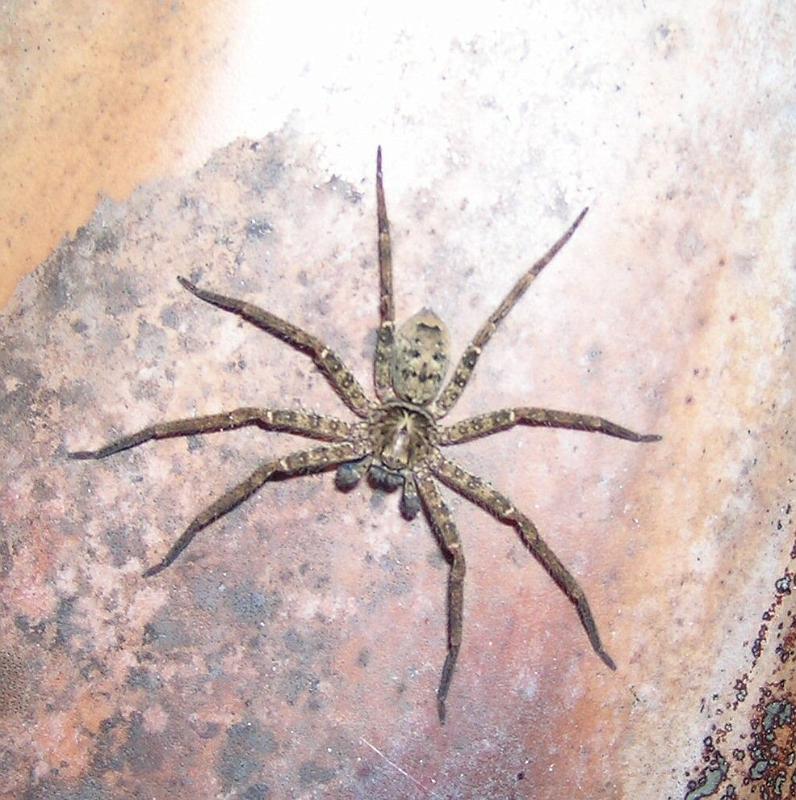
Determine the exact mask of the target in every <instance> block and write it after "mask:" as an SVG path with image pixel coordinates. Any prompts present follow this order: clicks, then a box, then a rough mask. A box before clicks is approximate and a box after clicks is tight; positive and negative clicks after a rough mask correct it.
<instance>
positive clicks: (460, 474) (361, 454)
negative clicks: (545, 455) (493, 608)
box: [70, 150, 660, 722]
mask: <svg viewBox="0 0 796 800" xmlns="http://www.w3.org/2000/svg"><path fill="white" fill-rule="evenodd" d="M376 198H377V208H378V214H377V216H378V233H379V238H378V251H379V274H380V288H381V292H380V302H379V312H380V318H381V324H380V326H379V331H378V335H377V338H376V355H375V363H374V383H375V389H376V398H377V400H376V402H374V401H372V400H370V399H369V398H368V397H367V395H366V394H365V392H364V390H363V389H362V387H361V386H360V385H359V383H358V382H357V380H356V378H354V376H353V375H352V374H351V372H350V370H349V369H348V368H347V367H346V366H345V365H344V364H343V362H342V361H341V360H340V358H339V357H338V356H337V355H335V353H333V352H332V351H331V350H329V348H328V347H326V345H325V344H323V342H321V341H320V340H319V339H317V338H316V337H314V336H312V335H311V334H309V333H307V332H306V331H304V330H302V329H301V328H298V327H296V326H295V325H293V324H291V323H290V322H287V321H286V320H283V319H280V318H279V317H277V316H274V315H273V314H271V313H270V312H268V311H264V310H263V309H261V308H258V307H257V306H254V305H251V304H250V303H247V302H245V301H242V300H236V299H234V298H232V297H227V296H225V295H221V294H216V293H215V292H211V291H208V290H206V289H201V288H199V287H197V286H195V285H194V284H192V283H191V282H190V281H187V280H186V279H185V278H179V281H180V283H181V284H182V285H183V286H184V287H185V288H186V289H187V290H188V291H190V292H192V293H193V294H194V295H196V296H197V297H198V298H200V299H201V300H204V301H205V302H207V303H211V304H212V305H214V306H218V307H219V308H222V309H224V310H225V311H230V312H232V313H234V314H237V315H239V316H240V317H242V318H243V319H245V320H247V321H248V322H251V323H252V324H253V325H256V326H257V327H258V328H261V329H262V330H264V331H266V332H267V333H270V334H272V335H274V336H277V337H278V338H280V339H282V340H283V341H285V342H287V343H288V344H290V345H292V346H293V347H295V348H296V349H298V350H301V351H303V352H304V353H306V354H307V355H309V356H310V358H312V360H313V362H314V363H315V366H316V367H317V368H318V369H319V370H320V371H321V372H322V373H323V374H324V376H325V377H326V379H327V380H328V381H329V383H330V384H331V385H332V386H333V387H334V389H335V390H336V391H337V392H338V394H339V395H340V397H341V398H342V400H343V401H344V402H345V403H346V405H347V406H348V407H349V408H350V409H351V411H353V412H354V414H356V415H357V416H358V417H359V418H360V421H359V422H354V423H352V422H345V421H344V420H340V419H335V418H332V417H328V416H325V415H319V414H311V413H307V412H305V411H296V410H285V409H261V408H238V409H235V410H234V411H230V412H222V413H220V414H211V415H208V416H205V417H192V418H189V419H181V420H175V421H173V422H162V423H158V424H155V425H152V426H151V427H149V428H145V429H144V430H141V431H138V432H137V433H133V434H131V435H129V436H125V437H124V438H122V439H119V440H118V441H115V442H111V443H110V444H108V445H106V446H105V447H102V448H100V449H99V450H91V451H79V452H75V453H70V456H71V457H72V458H78V459H85V458H104V457H105V456H109V455H111V454H112V453H117V452H119V451H120V450H126V449H127V448H130V447H136V446H137V445H140V444H143V443H144V442H148V441H151V440H153V439H165V438H168V437H172V436H190V435H194V434H201V433H213V432H216V431H225V430H233V429H235V428H243V427H247V426H258V427H261V428H264V429H265V430H270V431H289V432H290V433H295V434H300V435H303V436H306V437H308V438H311V439H320V440H322V441H325V442H327V444H325V445H321V446H319V447H315V448H312V449H310V450H304V451H301V452H298V453H293V454H291V455H288V456H285V457H283V458H279V459H269V460H267V461H265V462H264V463H263V464H262V465H261V466H259V467H258V468H257V469H256V470H255V471H254V472H253V473H252V474H251V475H249V476H248V477H247V478H246V479H245V480H243V481H242V482H241V483H239V484H238V485H237V486H233V487H232V488H231V489H230V490H229V491H228V492H227V493H226V494H224V495H223V496H221V497H220V498H219V499H218V500H216V502H215V503H213V504H212V505H211V506H210V507H209V508H207V509H205V510H204V511H202V512H201V513H200V514H199V515H198V516H197V517H196V518H195V519H194V520H193V521H192V522H191V523H190V525H188V527H187V528H186V529H185V531H184V532H183V533H182V535H181V536H180V537H179V538H178V539H177V541H176V542H174V544H173V545H172V546H171V548H170V549H169V550H168V552H167V553H166V555H165V556H163V558H162V559H161V560H160V561H159V562H158V563H157V564H156V565H154V566H153V567H150V568H149V569H147V570H146V571H145V572H144V576H146V577H150V576H152V575H156V574H157V573H158V572H160V571H161V570H163V569H165V568H166V567H168V566H169V564H171V563H172V562H173V561H174V559H176V558H177V556H179V554H180V553H181V552H182V551H183V550H184V549H185V548H186V547H187V546H188V545H189V544H190V543H191V540H192V539H193V538H194V536H195V535H196V534H197V533H198V532H199V531H201V530H202V529H203V528H206V527H207V526H208V525H210V524H211V523H213V522H215V521H216V520H217V519H219V518H220V517H222V516H223V515H224V514H227V513H229V512H230V511H231V510H232V509H234V508H235V507H236V506H238V505H239V504H240V503H242V502H243V501H244V500H246V499H247V498H249V497H251V496H252V495H253V494H254V493H255V492H256V491H258V490H259V489H260V488H261V487H262V486H263V485H264V484H265V483H267V482H268V481H269V480H273V479H275V478H280V477H282V478H284V477H291V476H294V475H303V474H307V473H309V472H319V471H322V470H327V469H332V468H336V469H337V474H336V483H337V486H338V487H339V488H340V489H343V490H349V489H352V488H353V487H354V486H355V485H356V484H357V483H358V482H359V481H360V480H361V479H362V478H363V477H364V476H365V475H367V478H368V481H369V482H370V483H371V484H372V485H373V486H374V487H376V488H378V489H382V490H386V491H393V490H396V489H399V488H400V489H401V504H400V505H401V511H402V513H403V515H404V516H405V517H407V518H410V519H411V518H412V517H414V516H416V515H417V514H418V512H419V511H420V510H421V509H423V510H425V512H426V516H427V517H428V520H429V522H430V524H431V526H432V527H433V528H434V530H435V532H436V534H437V538H438V540H439V543H440V546H441V548H442V551H443V553H444V554H445V557H446V558H447V560H448V562H449V563H450V575H449V580H448V653H447V656H446V658H445V663H444V665H443V668H442V677H441V678H440V684H439V689H438V690H437V710H438V713H439V718H440V721H441V722H444V720H445V698H446V697H447V694H448V689H449V687H450V683H451V678H452V677H453V671H454V667H455V665H456V659H457V657H458V653H459V648H460V646H461V641H462V623H463V614H464V573H465V561H464V553H463V552H462V549H461V543H460V541H459V534H458V532H457V530H456V525H455V523H454V522H453V518H452V517H451V513H450V510H449V509H448V506H447V505H446V503H445V501H444V500H443V498H442V495H441V494H440V492H439V488H438V486H437V481H440V482H442V483H443V484H445V485H446V486H448V487H449V488H451V489H453V491H455V492H457V493H458V494H460V495H461V496H462V497H465V498H466V499H468V500H471V501H472V502H474V503H477V504H478V505H480V506H482V507H483V508H484V509H485V510H486V511H487V512H488V513H490V514H492V516H494V517H495V518H496V519H497V520H499V521H500V522H503V523H505V524H507V525H511V526H512V527H514V528H515V529H516V530H517V532H518V533H519V535H520V537H521V539H522V541H523V542H524V543H525V545H526V546H527V547H528V549H529V550H530V551H531V553H533V555H534V556H535V557H536V559H537V560H538V561H539V563H540V564H541V565H542V566H543V567H544V568H545V569H546V570H547V572H548V574H549V575H550V577H551V578H552V579H553V580H554V581H555V582H556V584H557V585H558V587H559V588H560V589H561V590H562V591H563V592H564V593H565V594H566V596H567V597H568V598H569V599H570V600H571V601H572V603H573V604H574V605H575V608H576V609H577V612H578V616H579V617H580V620H581V623H582V624H583V627H584V629H585V631H586V634H587V635H588V637H589V641H590V643H591V645H592V647H593V648H594V650H595V652H596V653H597V654H598V655H599V656H600V658H601V659H602V660H603V662H604V663H605V664H606V665H607V666H608V667H610V668H611V669H616V667H615V665H614V662H613V660H612V659H611V657H610V656H609V655H608V653H607V652H606V651H605V648H604V647H603V645H602V641H601V640H600V635H599V633H598V632H597V626H596V624H595V622H594V618H593V617H592V614H591V610H590V608H589V603H588V601H587V599H586V595H585V594H584V592H583V590H582V589H581V588H580V585H579V584H578V582H577V580H576V579H575V578H574V576H573V575H572V574H571V573H570V572H569V571H568V570H567V568H566V567H565V566H564V565H563V564H562V563H561V561H560V560H559V559H558V557H557V556H556V555H555V553H554V552H553V551H552V550H551V549H550V548H549V547H548V546H547V544H545V542H544V540H543V539H542V538H541V536H540V535H539V532H538V531H537V530H536V526H535V525H534V524H533V522H531V520H530V519H529V518H528V517H526V516H525V515H524V514H523V513H522V512H520V511H519V510H518V509H517V508H515V507H514V505H513V504H512V503H511V501H510V500H509V499H508V498H506V497H504V496H503V495H502V494H500V493H499V492H498V491H496V490H495V489H493V488H492V487H491V486H490V485H489V484H488V483H486V482H485V481H484V480H482V479H481V478H479V477H477V476H475V475H473V474H471V473H469V472H467V471H466V470H464V469H463V468H461V467H459V466H458V465H457V464H455V463H454V462H453V461H451V460H450V459H449V458H447V457H446V456H445V455H443V452H442V449H441V448H443V447H447V446H449V445H455V444H459V443H461V442H466V441H470V440H471V439H477V438H479V437H481V436H489V435H490V434H493V433H497V432H499V431H505V430H508V429H509V428H512V427H514V426H515V425H530V426H542V427H552V428H570V429H573V430H581V431H592V432H598V433H604V434H607V435H609V436H616V437H618V438H620V439H627V440H629V441H632V442H652V441H656V440H657V439H659V438H660V437H659V436H656V435H641V434H638V433H634V432H633V431H631V430H628V429H627V428H623V427H622V426H621V425H616V424H615V423H613V422H609V421H608V420H606V419H603V418H602V417H594V416H590V415H586V414H574V413H571V412H567V411H553V410H551V409H545V408H531V407H527V406H521V407H519V408H507V409H503V410H500V411H494V412H490V413H487V414H481V415H479V416H477V417H472V418H470V419H465V420H462V421H461V422H457V423H455V424H454V425H450V426H440V425H439V420H441V419H442V418H443V417H444V416H445V415H446V414H447V413H448V412H449V411H450V410H451V408H453V406H454V405H455V403H456V401H457V400H458V399H459V396H460V395H461V393H462V391H463V390H464V388H465V386H466V385H467V382H468V381H469V379H470V375H471V374H472V372H473V369H474V368H475V365H476V363H477V361H478V358H479V356H480V355H481V351H482V350H483V348H484V347H485V346H486V344H487V342H488V341H489V340H490V339H491V338H492V335H493V334H494V333H495V331H496V330H497V327H498V325H499V324H500V322H501V321H502V320H503V319H504V317H505V316H506V315H507V314H508V313H509V311H511V309H512V308H513V306H514V304H515V303H516V302H517V301H518V300H519V299H520V297H522V295H523V294H524V293H525V291H526V290H527V288H528V287H529V286H530V284H531V282H532V281H533V280H534V278H535V277H536V276H537V275H538V274H539V273H540V272H541V271H542V269H544V267H545V266H546V265H547V264H548V263H549V262H550V261H551V260H552V259H553V257H554V256H555V254H556V253H557V252H558V251H559V250H560V249H561V248H562V247H563V246H564V245H565V244H566V242H567V241H568V240H569V238H570V237H571V236H572V234H573V233H574V232H575V229H576V228H577V227H578V225H580V223H581V221H582V220H583V217H584V216H585V215H586V211H587V210H588V209H584V210H583V211H581V213H580V214H579V215H578V217H577V219H576V220H575V221H574V222H573V223H572V224H571V225H570V227H569V228H568V229H567V231H566V232H565V233H564V234H563V236H561V237H560V238H559V240H558V241H557V242H556V243H555V244H554V245H553V246H552V247H551V248H550V250H548V251H547V253H546V254H545V255H544V256H543V257H542V258H541V259H539V261H537V262H536V263H535V264H534V265H533V266H531V268H530V269H528V270H527V271H526V272H525V273H524V274H523V275H522V277H520V279H519V280H518V281H517V283H516V284H515V285H514V287H513V288H512V289H511V291H510V292H509V293H508V295H506V298H505V299H504V300H503V302H502V303H501V304H500V305H499V306H498V307H497V309H495V311H494V312H493V313H492V314H491V315H490V317H489V319H487V321H486V322H485V323H484V325H483V326H482V327H481V329H480V330H479V331H478V333H477V334H476V335H475V337H474V338H473V340H472V342H471V343H470V344H469V345H468V347H467V348H466V349H465V351H464V354H463V355H462V357H461V358H460V359H459V362H458V364H457V365H456V368H455V369H454V371H453V375H452V377H451V378H450V379H449V380H448V382H447V384H445V383H444V380H445V374H446V371H447V367H448V357H449V350H450V346H449V339H448V332H447V330H446V328H445V325H444V324H443V323H442V321H441V320H440V319H439V317H437V316H436V314H434V313H433V312H432V311H429V310H427V309H424V310H423V311H420V312H418V313H417V314H415V315H414V316H413V317H410V318H409V319H408V320H407V321H406V322H405V323H404V324H403V325H401V327H400V328H398V329H397V330H396V328H395V323H394V305H393V287H392V252H391V245H390V229H389V223H388V221H387V209H386V205H385V202H384V186H383V180H382V171H381V150H379V151H378V152H377V156H376Z"/></svg>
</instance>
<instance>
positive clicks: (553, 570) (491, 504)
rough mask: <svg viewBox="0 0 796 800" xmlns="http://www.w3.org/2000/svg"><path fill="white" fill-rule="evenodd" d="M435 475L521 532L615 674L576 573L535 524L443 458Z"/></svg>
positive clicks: (439, 461) (436, 468) (490, 489)
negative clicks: (567, 566)
mask: <svg viewBox="0 0 796 800" xmlns="http://www.w3.org/2000/svg"><path fill="white" fill-rule="evenodd" d="M432 471H433V473H434V474H435V475H436V476H437V477H438V478H439V479H440V480H441V481H442V482H443V483H444V484H445V485H446V486H449V487H450V488H451V489H453V490H454V491H455V492H458V493H459V494H460V495H462V497H465V498H466V499H468V500H470V501H472V502H473V503H476V504H477V505H479V506H481V507H482V508H483V509H484V510H486V511H488V512H489V513H490V514H491V515H492V516H493V517H495V518H496V519H498V520H500V521H501V522H503V523H505V524H506V525H511V526H513V527H514V528H516V529H517V531H518V533H519V534H520V538H521V539H522V541H523V542H524V543H525V545H526V546H527V547H528V549H529V550H530V551H531V553H533V555H534V556H535V557H536V560H537V561H538V562H539V563H540V564H541V565H542V566H543V567H544V568H545V570H546V571H547V574H548V575H549V576H550V577H551V578H552V579H553V580H554V581H555V582H556V584H557V585H558V588H559V589H561V591H562V592H563V593H564V594H565V595H566V596H567V597H568V598H569V600H570V601H571V602H572V604H573V605H574V606H575V609H576V610H577V612H578V616H579V617H580V621H581V624H582V625H583V627H584V629H585V631H586V635H587V636H588V637H589V641H590V642H591V646H592V647H593V648H594V652H595V653H597V655H598V656H600V658H601V659H602V660H603V662H604V663H605V665H606V666H608V667H610V668H611V669H614V670H615V669H616V664H614V661H613V659H612V658H611V656H609V655H608V653H606V652H605V648H604V647H603V644H602V641H601V640H600V634H599V633H598V632H597V625H596V624H595V622H594V617H593V616H592V613H591V609H590V608H589V601H588V600H587V599H586V594H585V593H584V591H583V589H581V588H580V584H579V583H578V582H577V580H576V579H575V577H574V576H573V575H572V573H570V572H569V570H568V569H567V568H566V567H565V566H564V565H563V564H562V563H561V561H560V560H559V558H558V556H557V555H556V554H555V553H554V552H553V551H552V550H551V549H550V547H549V546H548V545H547V543H546V542H545V541H544V539H542V537H541V536H540V535H539V531H538V530H537V529H536V526H535V525H534V524H533V522H531V520H530V519H528V517H526V516H525V515H524V514H522V513H521V512H520V511H518V510H517V509H516V508H514V506H513V505H512V504H511V502H510V501H509V499H508V498H507V497H505V496H504V495H502V494H500V493H499V492H497V491H496V490H495V489H493V488H492V487H491V486H490V485H489V484H488V483H487V482H486V481H484V480H481V478H478V477H477V476H475V475H472V474H471V473H469V472H466V471H465V470H463V469H462V468H461V467H459V466H458V465H457V464H454V463H453V462H452V461H450V460H448V459H447V458H445V457H444V456H442V455H441V454H439V455H438V457H437V458H436V459H435V460H434V462H433V464H432Z"/></svg>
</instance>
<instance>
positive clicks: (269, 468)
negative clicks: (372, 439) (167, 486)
mask: <svg viewBox="0 0 796 800" xmlns="http://www.w3.org/2000/svg"><path fill="white" fill-rule="evenodd" d="M366 449H367V447H366V445H364V444H359V443H352V442H342V443H340V444H332V445H328V446H324V447H316V448H314V449H312V450H305V451H302V452H300V453H292V454H291V455H288V456H285V457H284V458H280V459H277V460H275V461H268V462H266V463H265V464H263V465H261V466H260V467H258V468H257V469H256V470H255V471H254V472H252V474H251V475H249V477H248V478H246V480H244V481H242V482H241V483H239V484H238V485H237V486H234V487H233V488H232V489H230V490H229V491H228V492H227V493H226V494H224V495H223V496H221V497H219V498H218V500H216V501H215V503H213V504H212V505H211V506H210V507H209V508H206V509H205V510H204V511H203V512H202V513H201V514H199V515H198V516H197V517H196V518H195V519H194V520H193V522H191V524H190V525H189V526H188V527H187V528H186V529H185V531H184V532H183V534H182V536H180V538H179V539H177V541H176V542H174V544H173V545H172V546H171V548H170V549H169V551H168V553H166V555H165V556H164V557H163V558H162V559H161V560H160V561H159V562H158V563H157V564H155V566H153V567H150V568H149V569H148V570H146V571H145V572H144V577H145V578H150V577H152V575H157V573H158V572H162V571H163V570H164V569H166V567H168V566H169V565H170V564H171V563H172V562H173V561H174V559H175V558H177V556H178V555H180V553H182V551H183V550H185V548H186V547H188V545H189V544H190V543H191V541H192V540H193V538H194V536H196V534H197V533H199V531H201V530H202V529H203V528H206V527H207V526H208V525H210V524H211V523H213V522H215V521H216V520H217V519H220V518H221V517H223V516H224V515H225V514H228V513H229V512H230V511H232V510H233V509H234V508H237V506H239V505H240V504H241V503H242V502H243V501H244V500H248V498H250V497H251V496H252V495H253V494H254V493H255V492H256V491H257V490H258V489H260V488H262V486H263V485H264V484H265V483H267V482H268V481H271V480H275V479H277V478H290V477H293V476H295V475H302V474H309V473H311V472H321V471H323V470H325V469H328V468H329V467H333V466H336V465H337V464H340V463H342V462H344V461H351V460H353V459H356V458H360V457H361V456H362V455H364V453H365V451H366Z"/></svg>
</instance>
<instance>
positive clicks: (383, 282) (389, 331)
mask: <svg viewBox="0 0 796 800" xmlns="http://www.w3.org/2000/svg"><path fill="white" fill-rule="evenodd" d="M376 205H377V217H378V227H379V330H378V333H377V335H376V354H375V356H374V361H373V382H374V385H375V389H376V397H378V399H379V400H380V401H381V402H386V401H388V400H394V399H395V393H394V392H393V389H392V373H391V369H392V358H393V348H394V344H395V305H394V301H393V290H392V245H391V243H390V222H389V220H388V219H387V205H386V203H385V202H384V178H383V175H382V171H381V147H379V148H378V149H377V150H376Z"/></svg>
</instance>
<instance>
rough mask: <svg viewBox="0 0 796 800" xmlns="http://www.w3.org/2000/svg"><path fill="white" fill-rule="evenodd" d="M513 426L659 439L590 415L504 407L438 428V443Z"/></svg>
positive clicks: (476, 436)
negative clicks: (565, 429)
mask: <svg viewBox="0 0 796 800" xmlns="http://www.w3.org/2000/svg"><path fill="white" fill-rule="evenodd" d="M515 425H529V426H531V427H542V428H567V429H569V430H573V431H589V432H591V433H604V434H606V435H607V436H615V437H616V438H617V439H626V440H627V441H629V442H658V441H660V439H661V437H660V436H658V434H656V433H636V432H635V431H631V430H630V429H629V428H623V427H622V426H621V425H617V424H616V423H615V422H611V421H610V420H607V419H604V418H603V417H594V416H592V415H590V414H573V413H571V412H569V411H553V410H552V409H550V408H525V407H523V408H504V409H502V410H501V411H492V412H490V413H488V414H479V415H478V416H477V417H470V418H469V419H464V420H462V421H461V422H457V423H455V424H454V425H451V426H450V427H447V428H442V429H441V430H440V434H439V436H440V444H443V445H449V444H460V443H461V442H469V441H471V440H472V439H478V438H480V437H481V436H491V435H492V434H493V433H499V432H500V431H507V430H508V429H509V428H513V427H514V426H515Z"/></svg>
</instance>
